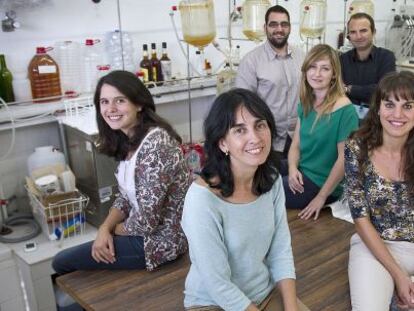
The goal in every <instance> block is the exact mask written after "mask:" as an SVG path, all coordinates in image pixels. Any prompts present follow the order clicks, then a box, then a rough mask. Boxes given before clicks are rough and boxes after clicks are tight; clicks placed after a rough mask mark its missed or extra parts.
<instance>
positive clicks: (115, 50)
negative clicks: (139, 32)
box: [105, 30, 136, 73]
mask: <svg viewBox="0 0 414 311" xmlns="http://www.w3.org/2000/svg"><path fill="white" fill-rule="evenodd" d="M105 46H106V51H107V54H108V58H109V63H110V64H111V70H127V71H130V72H133V73H135V72H136V65H135V61H134V42H133V40H132V38H131V36H130V34H129V33H128V32H126V31H122V43H121V32H120V31H119V30H115V31H113V32H109V33H107V34H106V37H105Z"/></svg>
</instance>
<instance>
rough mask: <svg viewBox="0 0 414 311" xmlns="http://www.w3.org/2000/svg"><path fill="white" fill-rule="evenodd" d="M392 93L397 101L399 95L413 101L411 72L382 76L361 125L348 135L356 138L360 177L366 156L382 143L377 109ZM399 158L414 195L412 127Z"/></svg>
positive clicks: (413, 91)
mask: <svg viewBox="0 0 414 311" xmlns="http://www.w3.org/2000/svg"><path fill="white" fill-rule="evenodd" d="M391 95H393V96H394V97H395V99H397V100H400V98H402V99H404V100H414V74H413V73H411V72H409V71H401V72H392V73H389V74H387V75H385V76H384V77H383V79H382V80H381V81H380V83H379V84H378V86H377V89H376V91H375V93H374V95H373V96H372V99H371V106H370V109H369V111H368V114H367V116H366V117H365V119H364V121H363V123H362V125H361V127H360V128H359V129H358V130H357V131H356V132H355V133H353V134H352V136H351V138H355V139H356V141H357V142H358V145H359V148H360V153H359V156H358V165H359V172H360V174H361V176H360V177H361V178H363V172H364V171H365V169H366V166H367V159H368V157H369V155H370V154H371V153H372V151H373V150H375V149H376V148H378V147H380V146H382V144H383V132H382V125H381V122H380V118H379V109H380V106H381V101H382V100H384V99H387V98H389V97H390V96H391ZM401 158H402V165H403V167H402V171H403V172H404V180H405V182H407V183H408V185H409V189H410V192H411V193H412V196H413V197H414V193H413V192H414V129H411V131H410V133H409V134H408V139H407V141H406V142H405V144H404V147H403V154H402V155H401Z"/></svg>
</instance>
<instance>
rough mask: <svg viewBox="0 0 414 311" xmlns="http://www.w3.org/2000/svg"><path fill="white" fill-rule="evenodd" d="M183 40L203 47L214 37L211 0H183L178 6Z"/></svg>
mask: <svg viewBox="0 0 414 311" xmlns="http://www.w3.org/2000/svg"><path fill="white" fill-rule="evenodd" d="M178 8H179V10H180V14H181V26H182V31H183V37H184V41H185V42H187V43H188V44H191V45H193V46H195V47H198V48H203V47H205V46H206V45H208V44H209V43H210V42H212V41H213V40H214V38H215V37H216V21H215V17H214V4H213V0H183V1H181V2H180V4H179V6H178Z"/></svg>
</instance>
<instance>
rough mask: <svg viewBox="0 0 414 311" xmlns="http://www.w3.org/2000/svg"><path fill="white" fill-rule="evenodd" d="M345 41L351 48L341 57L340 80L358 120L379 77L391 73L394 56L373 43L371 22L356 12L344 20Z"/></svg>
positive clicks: (366, 16) (366, 108)
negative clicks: (346, 24) (352, 104)
mask: <svg viewBox="0 0 414 311" xmlns="http://www.w3.org/2000/svg"><path fill="white" fill-rule="evenodd" d="M347 28H348V39H349V41H350V42H351V43H352V45H353V46H354V48H353V49H352V50H351V51H348V52H346V53H344V54H342V55H341V66H342V78H343V81H344V83H345V90H346V93H347V95H348V97H349V98H350V99H351V101H352V103H354V104H355V105H358V107H356V108H357V112H358V115H359V117H360V119H362V118H363V117H364V116H365V114H366V112H367V111H368V107H369V103H370V98H371V95H372V93H373V92H374V90H375V88H376V86H377V84H378V82H379V81H380V80H381V78H382V77H383V76H384V75H385V74H387V73H389V72H392V71H395V56H394V53H393V52H391V51H389V50H387V49H384V48H380V47H376V46H375V45H374V44H373V40H374V35H375V31H376V30H375V23H374V20H373V18H372V17H371V16H370V15H368V14H366V13H356V14H354V15H352V16H351V18H350V19H349V21H348V27H347Z"/></svg>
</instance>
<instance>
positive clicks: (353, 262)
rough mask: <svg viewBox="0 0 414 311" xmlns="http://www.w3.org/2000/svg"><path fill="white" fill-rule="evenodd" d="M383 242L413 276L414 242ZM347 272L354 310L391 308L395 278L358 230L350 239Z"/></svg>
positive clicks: (382, 310) (387, 309)
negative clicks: (362, 238) (367, 245)
mask: <svg viewBox="0 0 414 311" xmlns="http://www.w3.org/2000/svg"><path fill="white" fill-rule="evenodd" d="M384 243H385V245H386V246H387V248H388V250H389V251H390V253H391V254H392V256H393V257H394V259H395V260H396V262H397V263H398V264H399V265H400V267H401V268H402V269H404V270H405V271H406V272H407V273H408V274H409V275H414V243H410V242H404V241H401V242H400V241H398V242H395V241H384ZM348 275H349V285H350V289H351V301H352V310H353V311H389V308H390V303H391V300H392V297H393V294H394V288H395V285H394V281H393V279H392V277H391V275H390V274H389V273H388V270H387V269H385V268H384V266H383V265H382V264H381V263H380V262H379V261H378V260H377V259H376V258H375V256H374V255H373V254H372V253H371V251H370V250H369V249H368V248H367V247H366V245H365V243H364V242H363V241H362V240H361V238H360V236H359V235H358V234H357V233H355V234H354V235H353V236H352V238H351V249H350V253H349V265H348Z"/></svg>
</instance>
